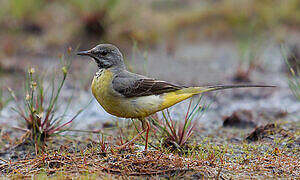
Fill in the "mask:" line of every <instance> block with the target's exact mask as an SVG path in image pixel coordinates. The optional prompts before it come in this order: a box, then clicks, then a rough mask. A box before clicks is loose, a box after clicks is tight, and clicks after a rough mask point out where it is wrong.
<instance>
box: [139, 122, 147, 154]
mask: <svg viewBox="0 0 300 180" xmlns="http://www.w3.org/2000/svg"><path fill="white" fill-rule="evenodd" d="M139 120H140V121H141V122H142V126H143V131H145V130H146V143H145V151H147V148H148V137H149V131H150V124H149V122H148V121H147V120H146V119H145V118H143V119H139Z"/></svg>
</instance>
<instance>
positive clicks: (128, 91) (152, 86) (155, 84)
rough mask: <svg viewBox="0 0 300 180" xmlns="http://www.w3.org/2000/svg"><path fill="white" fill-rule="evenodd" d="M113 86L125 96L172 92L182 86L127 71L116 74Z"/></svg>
mask: <svg viewBox="0 0 300 180" xmlns="http://www.w3.org/2000/svg"><path fill="white" fill-rule="evenodd" d="M113 88H114V90H115V91H117V92H118V93H120V94H122V95H123V96H125V97H140V96H149V95H159V94H163V93H167V92H172V91H176V90H179V89H182V88H183V87H181V86H177V85H174V84H170V83H167V82H165V81H159V80H155V79H150V78H147V77H144V76H140V75H136V74H132V73H128V74H126V75H117V76H116V77H115V78H114V80H113Z"/></svg>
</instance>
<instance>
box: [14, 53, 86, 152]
mask: <svg viewBox="0 0 300 180" xmlns="http://www.w3.org/2000/svg"><path fill="white" fill-rule="evenodd" d="M62 59H64V58H62ZM69 68H70V63H64V65H63V67H62V68H61V75H62V76H61V77H58V79H56V78H57V76H53V78H52V83H51V85H50V87H49V88H50V89H51V92H50V93H47V92H48V89H45V86H44V83H43V78H41V77H40V76H39V74H38V73H36V72H35V69H34V68H29V70H28V73H27V76H26V81H25V96H24V100H23V101H24V107H21V106H20V105H19V103H18V102H17V98H16V96H15V94H14V93H13V92H12V91H11V94H12V97H13V98H14V99H15V101H16V103H17V108H13V110H14V111H16V112H17V113H18V114H19V115H20V117H21V118H22V119H23V120H24V121H25V124H26V126H27V129H28V130H29V132H30V134H31V140H32V141H33V142H34V143H35V146H36V147H41V146H42V145H44V143H45V142H46V140H47V138H49V137H50V136H52V135H54V134H58V133H61V132H63V131H65V129H63V128H64V127H65V126H67V125H69V124H70V123H71V122H72V121H73V120H74V119H75V118H76V117H77V116H78V115H79V114H80V113H81V112H82V111H83V109H80V110H79V111H78V112H77V113H76V114H75V116H73V117H72V118H71V119H70V120H68V121H66V122H65V118H66V113H67V111H68V109H69V105H70V102H71V98H70V99H69V101H68V104H67V106H66V107H65V109H64V111H63V113H62V114H58V109H61V107H60V104H59V103H58V99H59V96H60V94H61V90H62V87H63V85H64V84H65V80H66V77H67V74H68V71H69ZM56 82H58V83H56Z"/></svg>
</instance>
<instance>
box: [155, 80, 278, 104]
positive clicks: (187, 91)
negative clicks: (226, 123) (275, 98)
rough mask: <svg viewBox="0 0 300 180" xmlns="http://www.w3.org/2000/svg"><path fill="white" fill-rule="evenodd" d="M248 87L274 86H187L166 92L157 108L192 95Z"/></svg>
mask: <svg viewBox="0 0 300 180" xmlns="http://www.w3.org/2000/svg"><path fill="white" fill-rule="evenodd" d="M248 87H276V86H269V85H215V86H202V87H187V88H183V89H180V90H177V91H174V92H169V93H166V94H165V95H164V96H163V103H162V104H161V105H160V108H159V110H163V109H165V108H168V107H170V106H173V105H174V104H176V103H179V102H180V101H183V100H185V99H187V98H190V97H192V96H193V95H196V94H200V93H204V92H209V91H217V90H221V89H232V88H248Z"/></svg>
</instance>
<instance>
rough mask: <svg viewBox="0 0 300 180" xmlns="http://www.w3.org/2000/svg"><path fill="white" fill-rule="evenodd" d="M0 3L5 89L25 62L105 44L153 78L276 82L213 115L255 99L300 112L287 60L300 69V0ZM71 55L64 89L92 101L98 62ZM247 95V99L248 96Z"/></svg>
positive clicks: (46, 61) (46, 67)
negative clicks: (273, 87)
mask: <svg viewBox="0 0 300 180" xmlns="http://www.w3.org/2000/svg"><path fill="white" fill-rule="evenodd" d="M0 7H1V11H0V83H1V86H2V87H4V86H5V87H6V86H9V87H11V88H12V89H15V90H18V89H20V86H21V85H22V82H23V81H24V74H25V72H26V71H25V69H26V68H27V67H29V66H34V67H36V69H37V71H40V72H48V71H52V70H54V69H55V66H54V65H55V64H58V63H59V62H60V61H59V59H60V58H61V56H62V55H63V54H65V53H66V51H67V49H68V48H70V47H71V48H72V53H74V52H76V51H77V50H86V49H90V48H92V47H94V46H95V45H97V44H99V43H111V44H115V45H116V46H118V47H119V48H120V50H121V51H122V52H123V53H124V56H125V61H126V63H127V65H128V67H129V69H130V70H131V71H134V72H137V73H140V74H144V75H149V76H152V77H154V78H159V79H163V80H167V81H171V82H173V83H177V84H182V85H203V84H226V83H227V84H232V83H264V84H271V85H278V86H280V87H281V88H282V89H281V90H277V91H276V92H275V95H274V94H273V93H274V92H273V90H267V91H263V92H262V91H260V90H254V93H252V94H251V93H250V94H249V93H248V91H243V90H242V91H239V92H240V93H238V95H236V94H235V95H234V96H233V95H232V96H229V97H230V98H232V97H235V98H236V100H237V101H239V102H243V103H244V104H243V105H241V104H240V103H236V104H234V103H233V102H232V103H231V104H230V106H227V108H228V109H226V108H225V110H224V109H222V110H220V111H218V112H219V115H218V116H220V114H221V115H224V114H230V112H232V111H234V110H236V109H238V108H241V107H244V108H246V109H247V108H248V109H251V108H254V107H256V106H257V104H259V103H258V102H257V101H259V102H262V103H265V104H263V105H262V106H263V107H265V106H266V107H267V108H269V109H273V110H274V108H275V109H276V108H278V109H279V110H278V111H279V112H280V111H289V107H290V106H292V105H294V106H292V108H291V110H290V111H292V112H294V111H297V110H299V103H298V102H299V101H297V100H296V98H295V97H294V96H293V93H292V92H291V90H289V82H288V80H287V79H288V77H289V76H290V75H289V74H290V70H289V67H288V66H287V65H286V61H285V60H287V61H289V64H290V65H292V66H293V67H296V68H294V71H296V69H298V68H299V66H298V65H299V56H300V53H299V48H300V46H299V42H300V32H299V30H300V1H299V0H202V1H198V0H185V1H182V0H147V1H144V0H1V1H0ZM71 60H72V66H71V69H70V74H71V75H70V76H69V77H68V78H69V79H68V80H67V86H66V88H65V89H64V93H63V94H64V95H65V96H69V95H70V94H76V96H75V97H76V98H77V99H79V100H80V99H83V100H85V99H89V98H91V94H90V93H89V91H90V90H89V86H90V83H91V79H92V77H93V74H94V73H95V72H96V71H97V67H96V65H95V64H94V62H92V61H91V60H88V59H87V58H85V59H84V58H81V57H77V56H75V55H74V56H72V58H71ZM296 72H297V71H296ZM74 89H75V91H76V90H78V92H79V91H80V95H78V92H77V93H74ZM279 89H280V88H279ZM71 90H72V93H70V92H71ZM81 92H82V93H81ZM276 93H277V94H276ZM81 94H83V95H82V97H81ZM244 96H246V97H247V96H248V97H249V98H250V100H249V99H247V103H246V104H245V102H244V101H245V97H244ZM261 97H263V98H262V99H260V98H261ZM251 98H252V99H251ZM264 98H268V100H269V101H266V99H264ZM258 99H259V100H258ZM227 100H228V99H227ZM223 101H224V102H223ZM252 101H253V103H252V104H251V102H252ZM222 102H223V103H224V104H226V105H228V102H227V101H226V100H222V98H221V100H219V102H218V103H219V104H222ZM295 104H298V105H295ZM285 105H286V106H289V107H286V106H285ZM94 106H95V108H94ZM94 106H93V105H92V107H91V108H89V109H90V110H91V112H90V115H91V116H93V115H94V116H95V119H99V114H97V113H98V109H99V106H98V105H94ZM212 107H214V106H212ZM259 107H260V106H259ZM257 108H258V107H257ZM4 112H5V111H4ZM95 113H96V115H95ZM214 113H215V112H214ZM7 114H9V113H7ZM102 114H105V112H103V113H102ZM105 118H106V116H105ZM216 121H217V120H216Z"/></svg>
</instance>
